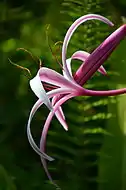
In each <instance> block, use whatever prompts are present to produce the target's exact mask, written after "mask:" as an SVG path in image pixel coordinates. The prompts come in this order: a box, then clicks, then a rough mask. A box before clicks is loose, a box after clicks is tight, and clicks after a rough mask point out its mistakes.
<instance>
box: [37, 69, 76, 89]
mask: <svg viewBox="0 0 126 190" xmlns="http://www.w3.org/2000/svg"><path fill="white" fill-rule="evenodd" d="M39 76H40V80H41V81H43V82H46V83H49V84H52V85H55V86H58V87H65V88H71V89H73V90H75V91H76V90H78V87H79V86H78V84H77V83H76V82H75V81H69V80H67V79H66V78H65V77H63V76H62V75H61V74H59V73H57V72H56V71H54V70H52V69H48V68H46V67H42V68H40V70H39Z"/></svg>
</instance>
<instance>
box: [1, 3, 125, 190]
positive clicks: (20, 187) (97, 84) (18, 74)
mask: <svg viewBox="0 0 126 190" xmlns="http://www.w3.org/2000/svg"><path fill="white" fill-rule="evenodd" d="M125 10H126V1H125V0H121V1H117V0H116V1H115V0H111V1H110V0H102V1H100V0H55V1H54V0H31V1H30V0H28V1H25V0H22V1H21V0H20V1H14V0H1V1H0V190H39V189H43V190H51V189H55V187H54V186H53V185H52V184H50V183H49V181H48V178H47V176H46V175H45V172H44V170H43V167H42V165H41V161H40V158H39V156H38V155H36V153H35V152H34V151H33V150H32V148H31V147H30V145H29V143H28V140H27V135H26V125H27V120H28V116H29V112H30V109H31V108H32V106H33V104H34V103H35V101H36V97H35V95H34V94H33V92H32V91H31V89H30V87H29V77H28V76H26V75H27V73H26V72H24V71H22V70H21V69H19V68H17V67H15V66H14V65H12V64H10V62H9V60H8V58H9V59H11V60H12V61H13V62H15V63H17V64H19V65H21V66H24V67H27V68H28V69H29V70H30V71H31V74H32V77H33V76H34V75H35V74H36V72H37V70H38V68H39V62H38V60H37V58H36V60H33V59H32V58H31V57H30V56H29V55H28V54H27V53H25V52H23V51H16V49H17V48H25V49H28V50H29V51H30V52H32V54H33V55H34V56H36V57H39V58H41V60H42V65H43V66H45V67H50V68H52V69H54V70H56V71H58V72H60V73H61V68H60V66H59V64H58V63H57V62H56V60H55V59H54V57H53V55H52V53H51V51H50V48H49V44H48V43H47V40H46V31H47V25H48V24H50V28H49V31H48V37H49V43H50V45H51V47H53V46H54V44H55V43H56V42H57V41H63V39H64V35H65V33H66V31H67V29H68V28H69V26H70V25H71V24H72V23H73V22H74V20H75V19H77V18H78V17H80V16H82V15H85V14H88V13H96V14H101V15H103V16H105V17H107V18H109V19H111V20H112V21H113V22H114V24H115V26H114V27H113V28H110V27H109V26H107V25H105V24H103V23H101V22H100V21H89V22H87V23H85V24H83V25H81V26H80V27H79V28H78V29H77V31H76V32H75V34H74V35H73V37H72V40H71V41H70V45H69V47H68V53H67V57H69V56H71V55H72V53H74V52H75V51H77V50H85V51H88V52H90V53H91V52H92V51H93V50H94V49H95V48H96V47H97V46H98V45H99V44H100V43H101V42H102V41H103V40H104V39H105V38H106V37H107V36H108V35H109V34H111V33H112V32H113V31H114V30H115V29H116V28H118V27H119V26H120V25H121V24H123V23H125V22H126V19H125V16H126V12H125ZM61 45H62V44H59V45H57V46H56V47H55V48H54V49H53V51H54V54H55V55H57V57H58V59H59V60H60V61H61ZM125 48H126V40H124V41H123V42H121V44H120V45H119V46H118V48H117V49H116V50H115V51H114V52H113V53H112V55H111V56H110V58H109V59H108V60H107V61H106V62H105V68H106V70H107V72H108V77H105V76H101V75H100V74H99V73H96V74H95V76H94V77H93V78H92V79H91V80H90V81H88V83H87V84H86V85H85V88H91V89H100V90H105V89H106V90H107V89H116V88H122V87H126V74H125V73H126V52H125ZM79 65H80V62H79V61H73V64H72V68H73V72H74V71H75V70H76V69H77V68H78V67H79ZM63 110H64V113H65V116H66V119H67V123H68V125H69V131H68V132H65V131H64V129H63V128H62V126H60V124H59V123H58V121H57V120H56V118H54V119H53V121H52V122H51V126H50V129H49V133H48V138H47V152H48V154H49V155H51V156H52V157H54V158H55V161H54V162H51V163H48V168H49V171H50V173H51V175H52V177H53V179H54V180H55V182H56V183H57V184H58V185H59V186H60V187H61V189H62V190H70V189H71V190H125V189H126V180H125V179H126V136H125V133H126V119H125V118H126V96H125V95H122V96H118V97H78V98H75V99H72V100H70V101H68V102H67V103H65V105H64V106H63ZM47 115H48V110H47V108H46V107H45V106H43V107H42V108H41V109H40V110H39V111H38V112H37V114H36V115H35V117H34V119H33V122H32V133H33V136H34V138H35V140H36V143H39V139H40V134H41V130H42V127H43V124H44V121H45V119H46V117H47Z"/></svg>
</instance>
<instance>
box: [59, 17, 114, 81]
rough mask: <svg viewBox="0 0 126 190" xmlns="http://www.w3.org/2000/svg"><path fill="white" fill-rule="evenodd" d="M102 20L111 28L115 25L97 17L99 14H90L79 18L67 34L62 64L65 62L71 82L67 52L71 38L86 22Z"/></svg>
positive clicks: (65, 68) (63, 47) (64, 66)
mask: <svg viewBox="0 0 126 190" xmlns="http://www.w3.org/2000/svg"><path fill="white" fill-rule="evenodd" d="M93 19H95V20H100V21H102V22H104V23H106V24H108V25H110V26H113V23H112V22H111V21H109V20H108V19H107V18H105V17H103V16H100V15H97V14H88V15H85V16H82V17H80V18H78V19H77V20H76V21H75V22H74V23H73V24H72V25H71V26H70V28H69V29H68V31H67V33H66V36H65V38H64V42H63V46H62V62H63V69H64V71H65V72H66V75H67V77H68V78H69V79H70V80H73V78H72V77H71V75H70V73H69V70H68V67H67V65H66V51H67V46H68V43H69V41H70V38H71V36H72V35H73V33H74V31H75V30H76V29H77V27H78V26H79V25H81V24H82V23H84V22H85V21H88V20H93Z"/></svg>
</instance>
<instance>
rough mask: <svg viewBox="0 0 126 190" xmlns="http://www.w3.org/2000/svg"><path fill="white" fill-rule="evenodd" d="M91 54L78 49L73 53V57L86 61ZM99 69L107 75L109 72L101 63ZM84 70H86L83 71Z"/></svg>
mask: <svg viewBox="0 0 126 190" xmlns="http://www.w3.org/2000/svg"><path fill="white" fill-rule="evenodd" d="M89 56H90V53H88V52H86V51H76V52H75V53H74V54H73V55H72V57H71V58H72V59H78V60H81V61H83V62H85V60H86V59H87V58H88V57H89ZM98 71H99V72H100V73H101V74H103V75H106V74H107V72H106V70H105V69H104V67H103V66H102V65H101V66H100V68H99V69H98ZM83 72H84V71H83Z"/></svg>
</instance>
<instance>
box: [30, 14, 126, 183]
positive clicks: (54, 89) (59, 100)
mask: <svg viewBox="0 0 126 190" xmlns="http://www.w3.org/2000/svg"><path fill="white" fill-rule="evenodd" d="M93 19H95V20H100V21H102V22H104V23H106V24H108V25H110V26H113V23H112V22H110V21H109V20H108V19H107V18H105V17H103V16H100V15H96V14H88V15H85V16H82V17H80V18H79V19H77V20H76V21H75V22H74V23H73V24H72V25H71V26H70V28H69V29H68V31H67V33H66V36H65V38H64V42H63V46H62V65H63V66H62V69H63V75H61V74H59V73H57V72H56V71H54V70H52V69H49V68H46V67H41V68H40V69H39V70H38V72H37V75H36V76H35V77H34V78H33V79H32V80H30V86H31V89H32V90H33V92H34V93H35V95H36V96H37V97H38V100H37V102H36V103H35V104H34V106H33V108H32V110H31V112H30V116H29V119H28V125H27V135H28V140H29V142H30V144H31V146H32V148H33V149H34V150H35V151H36V153H37V154H39V155H40V157H41V161H42V164H43V167H44V169H45V172H46V174H47V176H48V178H49V180H50V181H51V182H53V181H52V178H51V176H50V174H49V172H48V169H47V165H46V159H47V160H49V161H52V160H54V159H53V158H52V157H50V156H48V155H47V154H46V153H45V142H46V136H47V132H48V129H49V126H50V123H51V120H52V118H53V116H54V115H55V116H56V117H57V119H58V120H59V122H60V124H61V125H62V126H63V127H64V129H65V130H68V126H67V123H66V120H65V115H64V113H63V111H62V107H61V106H62V104H63V103H64V102H66V101H67V100H69V99H70V98H73V97H76V96H114V95H119V94H124V93H126V88H123V89H118V90H108V91H95V90H88V89H85V88H83V87H82V86H83V85H84V84H85V83H86V82H87V80H89V79H90V78H91V77H92V76H93V75H94V73H95V72H96V71H99V72H100V73H101V74H103V75H106V71H105V69H104V67H103V66H102V64H103V63H104V61H105V60H106V59H107V58H108V57H109V55H110V54H111V53H112V52H113V50H114V49H115V48H116V47H117V45H118V44H119V43H120V41H121V40H123V39H124V38H125V35H126V25H122V26H121V27H120V28H118V29H117V30H116V31H115V32H113V33H112V34H111V35H110V36H109V37H108V38H107V39H105V41H104V42H103V43H102V44H100V45H99V46H98V47H97V48H96V49H95V50H94V51H93V52H92V53H91V54H89V53H87V52H85V51H80V50H79V51H76V52H75V53H74V54H73V55H72V56H71V58H69V59H66V52H67V46H68V43H69V41H70V38H71V36H72V35H73V33H74V31H75V30H76V29H77V27H78V26H79V25H81V24H82V23H84V22H85V21H88V20H93ZM73 59H77V60H81V61H82V64H81V66H80V67H79V69H78V70H77V71H76V72H75V74H72V69H71V61H72V60H73ZM47 90H48V91H47ZM43 104H45V105H46V106H47V107H48V109H49V110H50V113H49V115H48V117H47V119H46V122H45V124H44V127H43V131H42V135H41V139H40V147H38V146H37V145H36V143H35V142H34V140H33V138H32V134H31V130H30V125H31V121H32V118H33V116H34V114H35V113H36V111H37V110H38V109H39V107H40V106H41V105H43ZM53 183H54V182H53Z"/></svg>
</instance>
